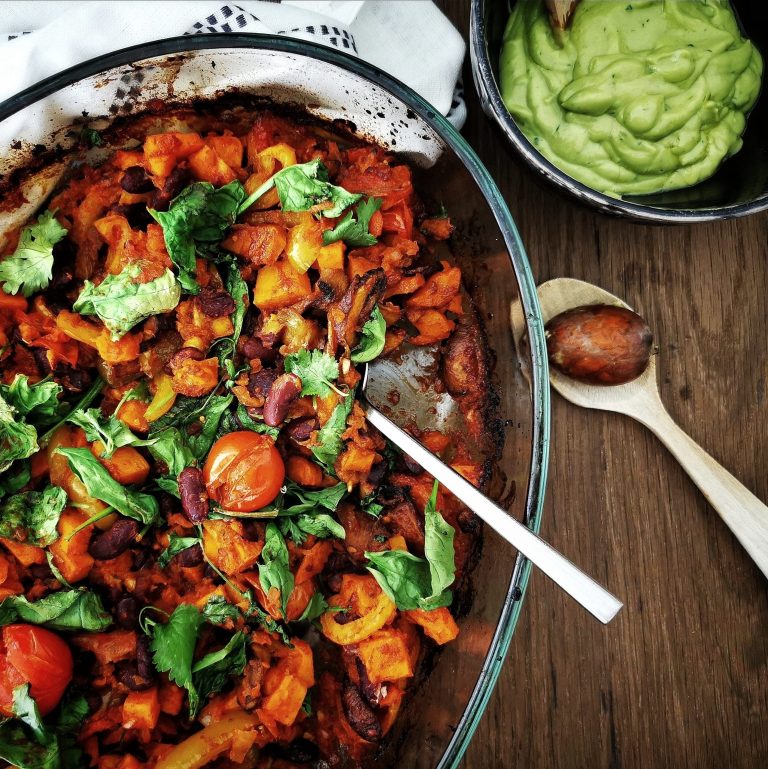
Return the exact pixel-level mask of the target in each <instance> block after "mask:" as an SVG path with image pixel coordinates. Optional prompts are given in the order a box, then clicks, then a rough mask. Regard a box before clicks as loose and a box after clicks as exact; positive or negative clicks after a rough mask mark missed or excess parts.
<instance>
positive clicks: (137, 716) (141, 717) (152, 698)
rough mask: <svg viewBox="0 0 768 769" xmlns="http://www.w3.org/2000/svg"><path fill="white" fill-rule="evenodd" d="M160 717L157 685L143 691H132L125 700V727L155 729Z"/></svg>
mask: <svg viewBox="0 0 768 769" xmlns="http://www.w3.org/2000/svg"><path fill="white" fill-rule="evenodd" d="M159 717H160V699H159V697H158V696H157V687H156V686H153V687H152V688H151V689H146V690H145V691H143V692H130V694H129V695H128V696H127V697H126V698H125V702H123V728H124V729H154V728H155V727H156V726H157V719H158V718H159Z"/></svg>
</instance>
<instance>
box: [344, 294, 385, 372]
mask: <svg viewBox="0 0 768 769" xmlns="http://www.w3.org/2000/svg"><path fill="white" fill-rule="evenodd" d="M386 334H387V321H386V320H384V316H383V315H382V314H381V310H380V309H379V305H378V304H377V305H376V306H375V307H374V308H373V312H372V313H371V317H370V318H369V319H368V320H367V321H366V322H365V323H364V324H363V328H362V336H361V337H360V341H359V342H358V343H357V347H355V349H354V350H352V355H351V356H350V359H351V360H352V362H353V363H367V362H368V361H371V360H373V359H374V358H378V357H379V355H381V353H382V350H383V349H384V345H385V343H386Z"/></svg>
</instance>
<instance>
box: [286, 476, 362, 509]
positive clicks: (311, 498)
mask: <svg viewBox="0 0 768 769" xmlns="http://www.w3.org/2000/svg"><path fill="white" fill-rule="evenodd" d="M346 493H347V484H346V483H341V482H340V483H337V484H336V485H335V486H329V487H327V488H325V489H312V490H310V489H305V488H303V487H302V486H299V484H298V483H294V482H293V481H291V480H287V481H286V482H285V494H286V497H296V498H297V499H298V500H299V502H298V503H294V504H288V503H286V505H285V507H283V509H282V511H281V512H280V515H297V514H299V513H308V512H311V511H312V510H314V509H315V508H316V507H318V506H319V507H324V508H325V509H326V510H330V511H331V512H334V511H335V510H336V508H337V507H338V506H339V502H341V500H342V498H343V497H344V495H345V494H346Z"/></svg>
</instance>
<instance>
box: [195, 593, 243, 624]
mask: <svg viewBox="0 0 768 769" xmlns="http://www.w3.org/2000/svg"><path fill="white" fill-rule="evenodd" d="M239 616H240V609H238V608H237V606H233V605H232V604H231V603H230V602H229V601H228V600H227V599H226V598H224V596H223V595H212V596H211V597H210V598H209V599H208V603H206V604H205V606H203V617H205V620H206V622H210V623H211V625H223V624H224V623H225V622H226V621H227V620H230V619H231V620H232V621H235V620H236V619H237V618H238V617H239Z"/></svg>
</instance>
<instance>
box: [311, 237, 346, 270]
mask: <svg viewBox="0 0 768 769" xmlns="http://www.w3.org/2000/svg"><path fill="white" fill-rule="evenodd" d="M345 250H346V246H345V245H344V243H343V241H341V240H337V241H336V242H335V243H331V244H330V245H328V246H322V247H321V248H320V249H318V252H317V268H318V269H319V270H321V271H322V270H343V269H344V251H345Z"/></svg>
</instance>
